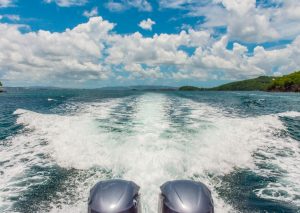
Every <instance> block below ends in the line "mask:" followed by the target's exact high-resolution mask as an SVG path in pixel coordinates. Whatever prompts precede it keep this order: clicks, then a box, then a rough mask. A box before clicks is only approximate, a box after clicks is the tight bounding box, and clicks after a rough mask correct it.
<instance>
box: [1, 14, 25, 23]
mask: <svg viewBox="0 0 300 213" xmlns="http://www.w3.org/2000/svg"><path fill="white" fill-rule="evenodd" d="M1 19H8V20H10V21H14V22H16V21H20V20H21V18H20V16H19V15H14V14H4V15H0V20H1Z"/></svg>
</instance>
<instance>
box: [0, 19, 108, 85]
mask: <svg viewBox="0 0 300 213" xmlns="http://www.w3.org/2000/svg"><path fill="white" fill-rule="evenodd" d="M113 26H114V25H113V24H111V23H109V22H107V21H104V20H102V18H99V17H95V18H91V19H90V20H89V22H88V23H85V24H81V25H78V26H77V27H75V28H74V29H72V30H70V29H67V30H66V31H65V32H63V33H50V32H48V31H38V32H30V33H26V34H22V33H20V32H19V30H18V28H17V27H16V26H12V25H8V24H0V34H1V35H2V39H1V41H0V49H2V50H5V51H1V52H0V67H1V68H0V75H1V77H2V78H3V79H7V80H14V81H18V80H20V81H22V80H30V81H33V82H43V81H46V82H47V81H51V80H59V79H62V80H68V79H69V80H73V81H79V80H88V79H97V80H99V79H103V78H107V77H108V75H109V72H108V71H107V68H106V67H105V65H104V64H101V63H99V59H100V58H101V57H103V51H104V42H105V41H106V40H107V37H108V33H109V31H110V30H111V29H112V28H113ZM3 38H5V39H3Z"/></svg>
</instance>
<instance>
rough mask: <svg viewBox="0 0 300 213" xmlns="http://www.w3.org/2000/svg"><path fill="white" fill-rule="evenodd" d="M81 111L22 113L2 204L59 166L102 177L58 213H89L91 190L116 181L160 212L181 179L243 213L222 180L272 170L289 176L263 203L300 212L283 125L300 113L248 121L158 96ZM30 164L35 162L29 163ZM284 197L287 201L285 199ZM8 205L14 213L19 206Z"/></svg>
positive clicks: (292, 145) (292, 149)
mask: <svg viewBox="0 0 300 213" xmlns="http://www.w3.org/2000/svg"><path fill="white" fill-rule="evenodd" d="M76 109H77V110H76V111H72V113H65V114H63V115H58V114H41V113H36V112H32V111H28V110H23V109H18V110H17V111H16V112H15V114H16V115H18V119H17V123H19V124H22V125H24V127H25V130H24V131H23V132H22V133H21V134H19V135H17V136H15V137H13V138H11V139H9V140H10V146H8V147H6V148H5V149H4V150H1V151H0V154H1V156H4V157H3V162H5V163H4V165H5V172H4V174H2V176H1V177H3V178H2V179H1V182H0V186H1V188H3V189H6V191H5V192H4V190H2V191H1V192H0V195H1V197H2V198H4V197H11V196H14V195H16V194H19V193H20V192H22V191H25V190H26V189H28V186H23V187H20V188H17V187H16V185H18V184H17V183H18V182H20V181H23V180H24V178H25V179H26V176H25V175H24V174H25V173H26V170H28V169H30V168H31V167H32V166H34V165H41V166H53V165H58V166H60V167H62V168H66V169H72V168H74V169H76V170H79V171H90V170H91V169H94V168H100V170H99V171H98V170H97V172H98V173H97V175H96V176H93V177H92V178H87V179H86V180H83V181H82V183H81V184H79V185H78V186H77V187H78V188H80V189H79V190H78V192H79V194H78V196H79V197H80V198H78V199H77V202H76V203H73V204H72V205H71V204H68V203H64V199H66V198H65V197H61V198H59V199H61V201H59V202H58V203H60V205H56V204H55V203H53V204H51V205H52V206H51V208H50V209H52V210H51V211H52V212H85V211H86V200H87V196H88V191H89V188H90V187H91V186H92V185H93V184H94V183H95V182H96V181H97V180H99V179H97V178H110V177H115V178H124V179H128V180H133V181H136V182H137V183H138V184H139V185H140V186H141V190H142V199H143V209H144V212H156V208H157V207H156V206H157V195H158V193H159V186H160V185H161V184H162V183H163V182H165V181H167V180H172V179H181V178H189V179H194V180H200V181H203V182H205V183H206V184H208V185H209V186H210V188H211V189H212V190H213V195H214V197H215V203H216V210H217V211H216V212H233V211H237V210H233V207H232V206H231V205H229V204H228V203H226V201H224V200H223V199H222V198H221V197H219V195H218V193H217V191H216V190H215V188H216V186H217V185H218V184H222V183H221V182H222V178H221V177H222V176H224V175H226V174H230V173H231V172H233V171H235V170H236V169H237V168H247V169H250V170H252V171H254V172H257V173H259V174H261V175H266V176H267V175H270V172H272V171H273V170H272V169H268V168H267V167H266V168H261V167H260V166H259V165H261V164H264V163H267V164H272V165H275V166H276V167H278V168H281V169H282V170H284V174H282V175H281V179H280V182H279V183H278V184H275V185H274V184H273V185H268V186H267V187H265V188H262V189H257V190H256V191H255V193H256V194H257V196H260V197H264V198H269V199H278V200H281V201H287V202H294V203H296V204H297V205H299V206H300V204H299V198H297V194H298V195H299V192H300V189H299V186H298V184H297V180H299V179H300V174H299V172H298V171H299V166H298V165H299V162H300V151H299V143H298V142H297V141H295V140H293V139H292V138H290V137H288V136H282V135H279V134H280V133H281V132H282V131H285V130H286V127H285V126H284V124H283V123H282V121H281V120H280V117H281V116H299V113H297V112H286V113H281V114H273V115H264V116H257V117H248V118H241V117H239V116H238V115H237V114H236V115H232V114H231V115H230V116H229V115H228V113H226V111H225V110H222V109H219V108H216V107H212V106H210V105H208V104H205V103H198V102H195V101H192V100H189V99H183V98H179V97H171V96H167V95H164V94H157V93H147V94H144V95H141V96H137V97H130V98H123V99H111V100H107V101H106V102H100V103H79V104H78V103H77V108H76ZM41 156H43V157H41ZM24 158H26V159H27V161H22V159H24ZM100 173H101V174H100ZM104 173H107V174H109V175H108V176H107V175H106V176H105V175H103V174H104ZM101 175H102V176H101ZM15 177H21V179H20V178H19V179H18V178H17V179H16V178H15ZM30 178H33V177H30ZM34 178H36V179H39V178H40V179H41V181H40V182H39V181H37V183H38V184H42V181H44V179H43V175H42V174H41V175H39V174H37V175H36V176H34ZM216 180H217V181H216ZM282 190H284V191H285V192H286V193H285V195H284V196H277V195H278V193H276V192H279V191H282ZM270 191H271V193H270ZM281 194H282V193H281ZM1 202H2V203H1V204H0V206H6V208H7V209H9V208H10V206H11V205H12V204H11V203H9V202H8V201H7V200H3V199H2V201H1ZM61 203H63V205H62V206H61ZM50 209H48V210H47V211H50ZM45 211H46V210H45Z"/></svg>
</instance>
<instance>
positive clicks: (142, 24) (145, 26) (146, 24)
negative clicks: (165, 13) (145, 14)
mask: <svg viewBox="0 0 300 213" xmlns="http://www.w3.org/2000/svg"><path fill="white" fill-rule="evenodd" d="M154 24H155V21H152V20H151V19H150V18H148V19H147V20H143V21H141V22H140V24H139V26H140V27H141V28H142V29H144V30H152V26H153V25H154Z"/></svg>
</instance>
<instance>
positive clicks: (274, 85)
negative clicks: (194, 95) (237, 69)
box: [179, 71, 300, 92]
mask: <svg viewBox="0 0 300 213" xmlns="http://www.w3.org/2000/svg"><path fill="white" fill-rule="evenodd" d="M179 90H181V91H199V90H212V91H253V90H256V91H277V92H300V71H298V72H294V73H291V74H289V75H284V76H282V77H270V76H260V77H258V78H254V79H248V80H243V81H236V82H232V83H228V84H224V85H221V86H218V87H213V88H207V89H203V88H198V87H192V86H184V87H180V88H179Z"/></svg>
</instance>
